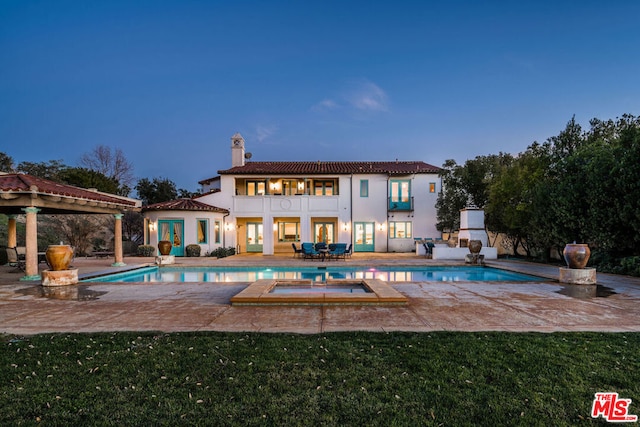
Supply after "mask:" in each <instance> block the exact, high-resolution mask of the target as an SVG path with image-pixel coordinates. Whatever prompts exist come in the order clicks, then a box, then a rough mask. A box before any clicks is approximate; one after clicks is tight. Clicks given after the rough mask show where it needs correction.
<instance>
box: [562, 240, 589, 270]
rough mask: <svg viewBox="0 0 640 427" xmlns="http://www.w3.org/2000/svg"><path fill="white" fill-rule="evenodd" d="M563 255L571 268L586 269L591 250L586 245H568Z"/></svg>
mask: <svg viewBox="0 0 640 427" xmlns="http://www.w3.org/2000/svg"><path fill="white" fill-rule="evenodd" d="M562 254H563V256H564V260H565V262H566V263H567V266H569V268H585V267H586V266H587V262H588V261H589V256H591V250H590V249H589V245H587V244H586V243H567V245H566V246H565V247H564V251H563V252H562Z"/></svg>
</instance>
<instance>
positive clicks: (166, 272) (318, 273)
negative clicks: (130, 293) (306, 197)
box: [83, 267, 547, 283]
mask: <svg viewBox="0 0 640 427" xmlns="http://www.w3.org/2000/svg"><path fill="white" fill-rule="evenodd" d="M259 279H296V280H297V279H307V280H312V281H314V282H324V281H326V280H327V279H380V280H384V281H388V282H434V281H435V282H468V281H481V282H494V281H497V282H530V281H546V280H547V279H542V278H540V277H536V276H530V275H526V274H519V273H513V272H510V271H505V270H500V269H497V268H491V267H376V268H369V267H295V268H294V267H271V268H269V267H184V268H180V267H161V268H159V267H147V268H142V269H138V270H134V271H130V272H126V273H119V274H111V275H108V276H101V277H95V278H92V279H86V280H83V282H212V283H221V282H222V283H224V282H253V281H256V280H259Z"/></svg>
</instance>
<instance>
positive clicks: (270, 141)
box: [0, 0, 640, 191]
mask: <svg viewBox="0 0 640 427" xmlns="http://www.w3.org/2000/svg"><path fill="white" fill-rule="evenodd" d="M639 18H640V2H637V1H624V0H623V1H611V2H604V1H589V0H585V1H562V0H556V1H504V2H481V1H451V2H443V1H441V2H430V1H401V0H396V1H347V0H342V1H325V0H323V1H224V2H223V1H162V0H155V1H134V0H131V1H118V0H110V1H64V0H56V1H49V0H46V1H29V0H0V147H1V148H0V151H3V152H5V153H7V154H9V155H11V156H12V157H13V158H14V160H15V161H16V162H21V161H33V162H39V161H46V160H53V159H61V160H63V161H64V162H65V163H67V164H70V165H75V164H77V162H78V160H79V158H80V156H81V155H82V154H83V153H86V152H88V151H90V150H91V149H92V148H93V147H95V146H97V145H108V146H111V147H114V148H120V149H122V150H123V151H124V153H125V155H126V156H127V158H128V159H129V160H130V161H131V162H132V163H133V164H134V167H135V174H136V176H137V177H138V178H142V177H147V178H153V177H163V178H169V179H171V180H173V181H174V182H175V183H176V184H177V185H178V187H182V188H186V189H189V190H192V191H193V190H196V189H197V187H198V186H197V181H199V180H201V179H204V178H209V177H212V176H215V175H216V172H217V170H219V169H226V168H228V167H229V166H230V161H231V154H230V148H229V147H230V144H231V143H230V138H231V136H232V135H233V134H234V133H235V132H240V133H241V134H242V135H243V136H244V138H245V140H246V146H247V151H250V152H251V153H252V154H253V160H259V161H268V160H311V161H315V160H395V159H396V158H398V159H400V160H423V161H425V162H427V163H431V164H434V165H436V166H441V165H442V163H443V162H444V161H445V160H446V159H455V160H456V161H457V162H458V163H464V161H465V160H467V159H469V158H474V157H475V156H478V155H487V154H497V153H498V152H501V151H502V152H509V153H514V154H516V153H518V152H521V151H524V150H525V149H526V147H527V146H528V145H529V144H531V143H532V142H533V141H544V140H546V139H547V138H548V137H550V136H553V135H557V134H558V132H560V131H561V130H562V129H563V128H564V126H565V125H566V123H567V121H569V120H570V119H571V117H572V116H573V115H575V117H576V120H577V121H578V122H579V123H581V124H582V125H583V126H584V127H587V126H588V122H589V120H590V119H591V118H594V117H597V118H600V119H610V118H611V119H614V118H615V117H618V116H620V115H622V114H624V113H630V114H634V115H640V105H639V102H640V80H639V77H638V76H640V55H639V54H638V49H639V46H640V26H639V25H638V21H639Z"/></svg>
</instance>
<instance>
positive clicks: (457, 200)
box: [436, 159, 468, 233]
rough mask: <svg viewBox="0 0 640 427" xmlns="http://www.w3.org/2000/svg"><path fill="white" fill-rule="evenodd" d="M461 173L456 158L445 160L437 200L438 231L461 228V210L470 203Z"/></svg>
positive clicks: (451, 230) (447, 231) (446, 231)
mask: <svg viewBox="0 0 640 427" xmlns="http://www.w3.org/2000/svg"><path fill="white" fill-rule="evenodd" d="M460 175H461V166H458V165H457V164H456V161H455V160H452V159H449V160H446V161H445V162H444V164H443V165H442V170H441V171H440V178H441V179H442V191H440V193H439V194H438V200H437V201H436V215H437V220H438V222H437V223H436V229H437V230H438V231H441V232H445V233H451V232H453V231H455V230H457V229H458V228H460V210H461V209H464V208H465V207H466V206H467V203H468V195H467V193H466V191H465V190H464V188H463V186H462V182H461V177H460Z"/></svg>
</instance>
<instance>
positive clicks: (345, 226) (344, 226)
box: [342, 222, 349, 231]
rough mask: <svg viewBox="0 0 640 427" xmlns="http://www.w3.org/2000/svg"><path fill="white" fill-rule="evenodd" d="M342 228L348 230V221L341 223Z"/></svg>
mask: <svg viewBox="0 0 640 427" xmlns="http://www.w3.org/2000/svg"><path fill="white" fill-rule="evenodd" d="M342 229H343V230H344V231H349V223H348V222H345V223H343V224H342Z"/></svg>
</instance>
